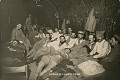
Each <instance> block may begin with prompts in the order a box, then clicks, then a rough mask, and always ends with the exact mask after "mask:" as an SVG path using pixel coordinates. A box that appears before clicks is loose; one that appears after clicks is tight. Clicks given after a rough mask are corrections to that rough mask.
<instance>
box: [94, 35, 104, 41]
mask: <svg viewBox="0 0 120 80" xmlns="http://www.w3.org/2000/svg"><path fill="white" fill-rule="evenodd" d="M96 38H97V41H98V42H101V41H102V40H103V38H104V36H102V35H97V36H96Z"/></svg>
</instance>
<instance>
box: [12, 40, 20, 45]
mask: <svg viewBox="0 0 120 80" xmlns="http://www.w3.org/2000/svg"><path fill="white" fill-rule="evenodd" d="M13 41H16V42H17V43H18V44H19V43H20V42H19V41H18V40H17V39H13V40H12V42H13Z"/></svg>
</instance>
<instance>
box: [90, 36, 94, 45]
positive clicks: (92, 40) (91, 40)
mask: <svg viewBox="0 0 120 80" xmlns="http://www.w3.org/2000/svg"><path fill="white" fill-rule="evenodd" d="M94 40H95V38H94V37H93V35H89V41H90V43H92V42H94Z"/></svg>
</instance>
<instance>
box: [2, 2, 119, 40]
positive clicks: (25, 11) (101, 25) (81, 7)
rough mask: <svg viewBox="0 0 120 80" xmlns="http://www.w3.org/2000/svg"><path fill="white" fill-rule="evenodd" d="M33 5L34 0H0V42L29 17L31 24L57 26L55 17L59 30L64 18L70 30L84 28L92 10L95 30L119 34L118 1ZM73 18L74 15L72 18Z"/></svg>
mask: <svg viewBox="0 0 120 80" xmlns="http://www.w3.org/2000/svg"><path fill="white" fill-rule="evenodd" d="M37 4H39V5H42V7H40V6H36V3H35V1H34V0H2V1H1V2H0V40H1V41H0V42H6V41H9V39H10V37H11V31H12V29H13V28H15V26H16V25H17V24H18V23H21V24H22V25H24V24H25V20H26V18H27V17H28V15H29V14H32V22H33V24H38V25H45V26H49V27H52V28H54V27H57V18H56V16H55V14H56V13H57V15H59V20H60V27H61V25H62V21H63V19H64V18H66V19H70V20H71V22H72V24H71V27H73V28H74V27H75V28H77V29H78V28H80V29H83V28H84V24H85V21H86V18H87V16H88V15H89V12H90V11H91V9H92V8H93V7H94V8H95V13H94V15H95V16H96V18H97V19H99V21H98V23H97V26H96V30H104V29H105V30H106V31H107V32H109V33H113V32H117V33H119V31H120V28H119V27H120V23H119V22H120V11H118V10H120V2H119V0H40V2H38V3H37ZM75 15H76V16H75Z"/></svg>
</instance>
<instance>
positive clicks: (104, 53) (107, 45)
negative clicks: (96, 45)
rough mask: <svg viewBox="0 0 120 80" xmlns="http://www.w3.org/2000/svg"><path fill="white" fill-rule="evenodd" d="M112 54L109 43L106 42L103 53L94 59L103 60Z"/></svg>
mask: <svg viewBox="0 0 120 80" xmlns="http://www.w3.org/2000/svg"><path fill="white" fill-rule="evenodd" d="M110 52H111V46H110V44H109V43H108V42H105V43H104V45H103V48H102V52H101V53H99V54H98V55H95V56H93V57H94V58H103V57H105V56H106V55H108V54H109V53H110Z"/></svg>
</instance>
